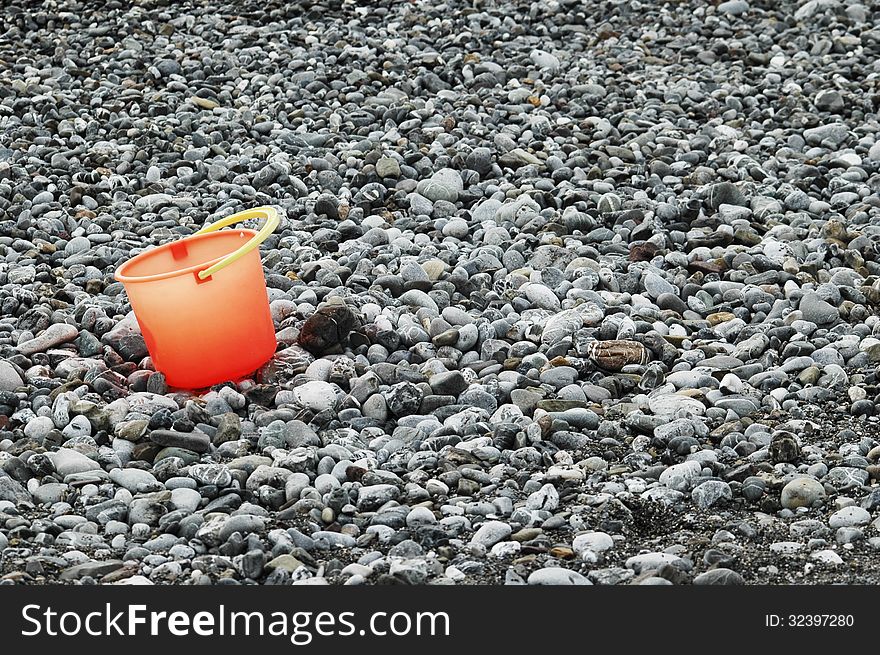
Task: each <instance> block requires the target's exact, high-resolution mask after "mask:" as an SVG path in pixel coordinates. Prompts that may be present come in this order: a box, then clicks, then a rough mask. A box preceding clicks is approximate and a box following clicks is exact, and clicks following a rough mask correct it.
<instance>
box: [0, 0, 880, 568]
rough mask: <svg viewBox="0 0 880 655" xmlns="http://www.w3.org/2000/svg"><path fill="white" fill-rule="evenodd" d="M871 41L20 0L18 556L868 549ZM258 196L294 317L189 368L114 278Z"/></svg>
mask: <svg viewBox="0 0 880 655" xmlns="http://www.w3.org/2000/svg"><path fill="white" fill-rule="evenodd" d="M878 61H880V5H878V3H877V2H876V1H866V2H864V3H860V2H857V1H846V0H808V1H806V2H793V1H789V0H780V1H773V2H771V1H769V0H725V1H724V2H721V3H715V2H703V1H699V2H698V1H696V0H682V1H674V2H642V1H640V0H597V1H595V2H589V3H586V2H583V1H581V0H578V1H574V0H543V1H541V2H526V1H519V0H498V1H488V0H472V1H468V2H464V1H459V0H449V1H448V2H441V3H435V2H425V1H422V0H413V1H408V2H387V1H385V0H382V1H379V2H375V3H370V4H366V3H357V2H350V1H348V0H345V1H339V0H316V1H314V2H280V1H277V0H266V1H261V2H252V1H249V0H248V1H243V2H222V1H219V0H218V1H215V2H195V1H193V0H180V1H174V2H171V1H163V0H139V1H136V2H131V3H124V2H119V1H115V0H111V1H102V2H85V1H75V0H69V1H62V0H44V1H42V2H38V1H35V0H10V1H9V2H4V3H3V4H2V7H0V584H81V585H86V584H183V585H206V584H231V585H253V584H268V585H290V584H297V585H299V584H332V585H364V584H443V585H473V584H492V585H502V584H504V585H525V584H529V585H557V584H565V585H669V584H673V585H689V584H696V585H728V584H822V583H826V584H827V583H845V584H847V583H858V584H877V583H880V485H878V482H880V427H878V426H880V412H878V410H877V407H876V403H877V401H878V399H880V378H878V372H877V366H878V362H880V316H878V311H880V65H878ZM261 205H271V206H274V207H276V208H278V210H279V212H280V213H281V216H282V221H281V225H280V226H279V227H278V229H277V230H276V231H275V233H274V234H273V235H271V236H270V237H269V238H268V239H267V240H266V241H265V242H264V243H263V244H262V246H261V255H262V264H263V269H264V273H265V279H266V286H267V294H268V301H269V307H270V311H271V316H272V320H273V323H274V327H275V332H276V338H277V341H278V350H277V352H276V354H275V356H274V357H273V358H272V359H271V360H270V361H269V362H267V363H266V364H265V365H264V366H262V367H261V368H260V369H259V370H257V371H255V372H254V373H253V374H251V375H248V376H246V377H245V378H243V379H238V380H230V381H226V382H222V383H220V384H217V385H215V386H213V387H211V388H209V389H201V390H184V389H176V388H172V387H170V386H169V384H168V383H167V381H166V379H165V376H164V375H163V374H162V372H160V371H156V370H155V366H154V365H153V362H152V360H151V359H150V357H149V352H148V350H147V346H146V342H145V340H144V338H143V336H142V334H141V330H140V327H139V325H138V323H137V321H136V319H135V316H134V314H133V313H132V311H131V306H130V305H129V302H128V297H127V295H126V292H125V290H124V288H123V286H122V284H121V283H120V282H118V281H116V280H115V279H114V273H115V271H116V270H117V269H118V268H119V266H120V265H122V264H123V263H124V262H125V261H127V260H129V259H130V258H132V257H133V256H135V255H137V254H139V253H141V252H144V251H145V250H147V249H149V248H151V247H155V246H159V245H161V244H165V243H168V242H171V241H174V240H177V239H181V238H184V237H186V236H188V235H192V234H193V233H194V232H196V231H197V230H199V229H200V228H202V227H203V226H205V225H207V224H209V223H211V222H214V221H216V220H218V219H219V218H221V217H224V216H227V215H230V214H232V213H235V212H238V211H242V210H245V209H249V208H251V207H257V206H261ZM252 227H256V222H255V223H254V225H252ZM204 321H205V322H206V325H207V324H209V323H210V321H211V316H210V315H209V314H206V315H205V317H204Z"/></svg>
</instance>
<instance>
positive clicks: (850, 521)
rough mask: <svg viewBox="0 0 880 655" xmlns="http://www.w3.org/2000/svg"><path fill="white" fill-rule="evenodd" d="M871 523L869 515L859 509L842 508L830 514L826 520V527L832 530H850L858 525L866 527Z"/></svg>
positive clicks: (864, 510) (866, 511)
mask: <svg viewBox="0 0 880 655" xmlns="http://www.w3.org/2000/svg"><path fill="white" fill-rule="evenodd" d="M870 522H871V513H870V512H869V511H868V510H866V509H863V508H861V507H855V506H852V507H844V508H843V509H839V510H837V511H836V512H834V514H832V515H831V516H830V517H829V519H828V526H829V527H830V528H831V529H832V530H836V529H837V528H850V527H853V526H859V525H868V523H870Z"/></svg>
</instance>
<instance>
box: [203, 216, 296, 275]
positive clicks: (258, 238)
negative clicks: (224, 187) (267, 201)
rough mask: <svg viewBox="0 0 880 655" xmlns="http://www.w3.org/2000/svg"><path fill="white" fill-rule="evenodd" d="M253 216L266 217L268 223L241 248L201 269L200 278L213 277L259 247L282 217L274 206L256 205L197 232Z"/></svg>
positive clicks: (204, 232) (212, 229)
mask: <svg viewBox="0 0 880 655" xmlns="http://www.w3.org/2000/svg"><path fill="white" fill-rule="evenodd" d="M252 218H264V219H266V224H265V225H264V226H263V227H262V228H261V229H260V231H259V232H257V234H256V235H255V236H254V238H253V239H251V240H250V241H248V242H247V243H246V244H244V245H243V246H242V247H241V248H239V249H238V250H236V251H234V252H231V253H229V254H228V255H226V257H224V258H223V259H221V260H220V261H219V262H217V263H216V264H214V265H213V266H209V267H208V268H206V269H205V270H203V271H199V272H198V276H199V278H200V279H202V280H205V279H207V278H209V277H211V276H212V275H213V274H214V273H216V272H217V271H219V270H220V269H222V268H225V267H227V266H229V265H230V264H231V263H232V262H234V261H237V260H239V259H241V258H242V257H244V256H245V255H246V254H248V253H249V252H250V251H251V250H253V249H254V248H257V247H258V246H259V245H260V244H261V243H262V242H263V241H265V240H266V239H267V238H268V237H269V235H270V234H272V232H274V231H275V228H277V227H278V224H279V223H280V222H281V219H280V218H278V210H277V209H275V208H274V207H269V206H265V207H254V208H253V209H246V210H245V211H243V212H238V213H237V214H232V215H231V216H227V217H226V218H221V219H220V220H219V221H217V222H215V223H211V224H210V225H206V226H205V227H203V228H202V229H201V230H199V231H198V232H196V234H206V233H208V232H216V231H217V230H219V229H221V228H224V227H228V226H229V225H232V224H233V223H240V222H242V221H247V220H250V219H252Z"/></svg>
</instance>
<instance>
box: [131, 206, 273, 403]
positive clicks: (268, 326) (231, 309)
mask: <svg viewBox="0 0 880 655" xmlns="http://www.w3.org/2000/svg"><path fill="white" fill-rule="evenodd" d="M252 218H262V219H265V221H266V224H265V225H264V226H263V227H262V229H260V231H259V232H255V231H254V230H247V229H237V230H224V231H222V232H220V231H218V230H220V229H221V228H223V227H226V226H229V225H232V224H233V223H238V222H240V221H245V220H248V219H252ZM278 223H279V218H278V212H277V211H276V210H275V209H274V208H273V207H257V208H255V209H250V210H248V211H244V212H239V213H238V214H233V215H232V216H227V217H226V218H223V219H221V220H219V221H217V222H216V223H212V224H211V225H207V226H205V227H203V228H202V229H201V230H199V231H198V232H196V233H195V234H194V235H193V236H190V237H186V238H185V239H181V240H180V241H175V242H173V243H168V244H165V245H163V246H159V247H158V248H153V249H152V250H148V251H146V252H144V253H142V254H140V255H138V256H136V257H134V258H132V259H130V260H128V261H127V262H125V263H124V264H122V266H120V267H119V269H117V271H116V279H117V280H118V281H120V282H122V284H123V286H124V287H125V290H126V292H127V293H128V299H129V301H130V302H131V308H132V310H133V311H134V315H135V317H136V318H137V322H138V324H139V325H140V328H141V333H142V334H143V337H144V341H145V342H146V344H147V349H148V350H149V351H150V357H151V358H152V360H153V365H154V366H155V368H156V370H157V371H161V372H162V373H164V374H165V379H166V381H167V382H168V385H169V386H171V387H178V388H184V389H199V388H202V387H208V386H210V385H212V384H216V383H218V382H223V381H225V380H235V379H237V378H240V377H242V376H244V375H247V374H248V373H251V372H253V371H255V370H256V369H258V368H259V367H260V366H262V365H263V364H264V363H266V361H268V360H269V358H271V357H272V355H273V354H274V353H275V347H276V341H275V327H274V325H273V324H272V315H271V313H270V311H269V298H268V295H267V293H266V280H265V278H264V276H263V266H262V263H261V261H260V252H259V249H258V248H259V245H260V243H262V242H263V241H264V240H265V239H266V238H267V237H268V236H269V235H270V234H271V233H272V232H273V231H274V230H275V228H276V227H278Z"/></svg>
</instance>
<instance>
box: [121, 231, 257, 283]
mask: <svg viewBox="0 0 880 655" xmlns="http://www.w3.org/2000/svg"><path fill="white" fill-rule="evenodd" d="M255 234H256V232H254V231H253V230H245V229H237V230H224V231H222V232H211V233H208V234H200V235H197V236H193V237H187V238H185V239H181V240H179V241H175V242H173V243H168V244H165V245H163V246H159V247H158V248H153V249H152V250H148V251H146V252H144V253H141V254H140V255H138V256H137V257H134V258H133V259H131V260H129V261H128V262H126V263H125V264H123V265H122V266H121V267H120V268H119V271H118V273H117V275H118V276H120V277H122V278H125V280H124V281H126V282H137V281H139V279H141V280H142V279H143V278H152V279H156V276H160V277H163V278H164V277H171V276H173V275H175V274H178V273H183V272H185V271H187V270H189V269H192V268H194V267H201V266H203V265H205V264H208V263H211V262H213V261H215V260H217V259H220V258H221V257H225V256H226V255H228V254H229V253H231V252H234V251H235V250H237V249H238V248H240V247H241V246H243V245H244V244H245V243H246V242H247V241H248V240H249V239H250V238H252V237H253V236H254V235H255Z"/></svg>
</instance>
